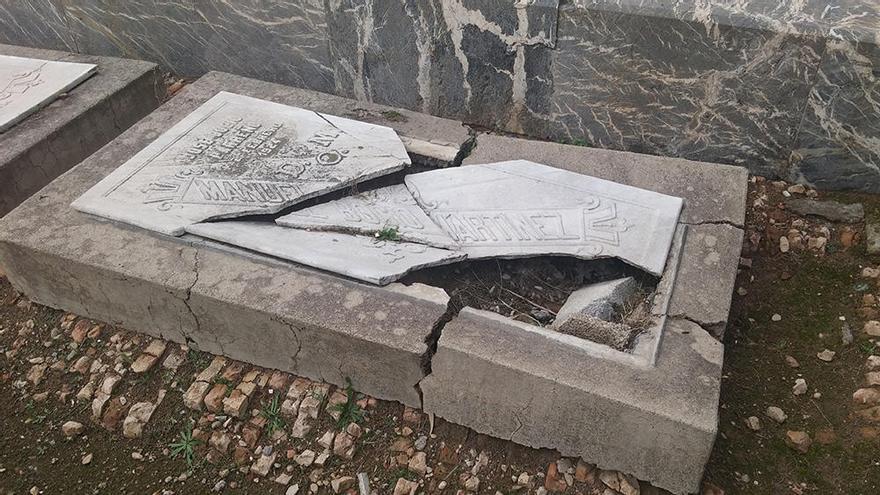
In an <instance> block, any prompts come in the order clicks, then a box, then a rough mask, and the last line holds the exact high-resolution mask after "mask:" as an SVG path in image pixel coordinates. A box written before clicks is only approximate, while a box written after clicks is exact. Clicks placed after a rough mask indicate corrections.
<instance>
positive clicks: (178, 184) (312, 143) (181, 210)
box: [73, 92, 410, 235]
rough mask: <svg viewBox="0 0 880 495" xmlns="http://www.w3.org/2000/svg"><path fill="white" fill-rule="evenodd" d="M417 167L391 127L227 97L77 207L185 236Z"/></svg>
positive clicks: (109, 179)
mask: <svg viewBox="0 0 880 495" xmlns="http://www.w3.org/2000/svg"><path fill="white" fill-rule="evenodd" d="M409 163H410V160H409V156H408V155H407V153H406V150H405V149H404V146H403V142H402V141H401V140H400V138H399V137H398V136H397V134H396V133H395V132H394V130H393V129H390V128H388V127H384V126H379V125H374V124H368V123H364V122H358V121H355V120H349V119H344V118H340V117H334V116H331V115H322V114H319V113H317V112H312V111H310V110H305V109H302V108H296V107H290V106H287V105H281V104H278V103H272V102H268V101H265V100H259V99H256V98H250V97H246V96H241V95H236V94H232V93H227V92H220V93H218V94H217V95H216V96H214V97H213V98H211V99H210V100H208V101H207V102H205V103H204V104H203V105H202V106H200V107H199V108H198V109H196V111H194V112H193V113H191V114H189V115H188V116H186V117H185V118H184V119H183V120H181V121H180V122H178V123H177V124H176V125H174V126H173V127H172V128H171V129H169V130H168V131H167V132H165V133H164V134H162V135H161V136H160V137H159V138H158V139H156V140H155V141H153V142H152V143H151V144H150V145H149V146H147V147H146V148H144V149H143V150H141V151H140V152H139V153H138V154H136V155H135V156H134V157H132V158H131V159H130V160H129V161H127V162H126V163H124V164H122V165H121V166H120V167H119V168H118V169H116V170H114V171H113V172H112V173H111V174H110V175H108V176H107V177H105V178H104V179H103V180H102V181H101V182H99V183H98V184H97V185H95V186H94V187H93V188H92V189H90V190H89V191H87V192H86V193H85V194H83V195H82V196H81V197H80V198H79V199H77V200H76V202H74V204H73V207H74V208H76V209H77V210H79V211H83V212H86V213H91V214H94V215H99V216H103V217H106V218H109V219H112V220H118V221H122V222H127V223H130V224H132V225H137V226H140V227H144V228H147V229H150V230H155V231H157V232H161V233H165V234H170V235H180V234H182V233H183V232H184V229H185V228H186V226H188V225H191V224H193V223H197V222H202V221H205V220H211V219H218V218H231V217H239V216H244V215H253V214H270V213H276V212H278V211H280V210H281V209H283V208H285V207H287V206H290V205H293V204H296V203H298V202H300V201H304V200H306V199H309V198H312V197H315V196H317V195H320V194H323V193H326V192H330V191H334V190H337V189H341V188H343V187H347V186H350V185H352V184H355V183H358V182H360V181H364V180H368V179H371V178H374V177H378V176H381V175H384V174H388V173H391V172H395V171H398V170H401V169H403V168H404V167H405V166H407V165H409Z"/></svg>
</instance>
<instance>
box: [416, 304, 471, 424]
mask: <svg viewBox="0 0 880 495" xmlns="http://www.w3.org/2000/svg"><path fill="white" fill-rule="evenodd" d="M459 311H460V309H457V308H456V307H455V305H454V304H453V303H452V299H451V298H450V299H449V301H448V302H447V303H446V311H444V312H443V314H442V315H440V317H439V318H438V319H437V321H436V322H435V323H434V325H433V326H432V327H431V333H429V334H428V335H427V336H426V337H425V344H427V346H428V348H427V349H425V352H424V353H422V355H421V358H420V364H421V367H422V378H421V379H420V380H419V381H418V382H416V384H415V385H413V388H415V389H416V393H417V394H418V395H419V406H420V409H422V410H424V409H425V398H424V394H423V392H422V381H423V380H424V379H425V378H427V377H428V376H429V375H430V374H431V372H432V368H431V364H432V360H433V359H434V354H436V353H437V346H438V344H439V343H440V337H441V336H442V334H443V328H444V327H446V324H447V323H449V322H450V321H452V319H453V318H455V317H456V316H458V312H459Z"/></svg>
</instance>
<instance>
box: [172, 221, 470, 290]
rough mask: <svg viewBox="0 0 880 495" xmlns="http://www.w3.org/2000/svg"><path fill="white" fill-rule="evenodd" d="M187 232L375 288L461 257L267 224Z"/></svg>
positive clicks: (200, 226) (203, 226)
mask: <svg viewBox="0 0 880 495" xmlns="http://www.w3.org/2000/svg"><path fill="white" fill-rule="evenodd" d="M186 230H187V232H189V233H191V234H194V235H197V236H201V237H204V238H207V239H213V240H215V241H220V242H223V243H226V244H231V245H234V246H239V247H243V248H245V249H249V250H251V251H256V252H258V253H262V254H267V255H270V256H275V257H277V258H282V259H286V260H289V261H293V262H295V263H300V264H303V265H308V266H311V267H314V268H319V269H321V270H327V271H331V272H335V273H339V274H342V275H345V276H348V277H351V278H355V279H358V280H363V281H365V282H370V283H373V284H377V285H385V284H388V283H391V282H393V281H395V280H397V279H399V278H400V277H402V276H404V275H406V274H407V273H408V272H410V271H412V270H417V269H419V268H426V267H429V266H435V265H443V264H447V263H453V262H456V261H460V260H462V259H464V256H465V255H464V254H463V253H458V252H455V251H449V250H446V249H438V248H434V247H430V246H425V245H423V244H413V243H409V242H393V241H380V240H377V239H374V238H371V237H366V236H360V235H351V234H342V233H336V232H311V231H307V230H300V229H293V228H289V227H281V226H278V225H275V224H272V223H268V222H250V221H244V220H227V221H223V222H212V223H199V224H195V225H190V226H188V227H187V229H186Z"/></svg>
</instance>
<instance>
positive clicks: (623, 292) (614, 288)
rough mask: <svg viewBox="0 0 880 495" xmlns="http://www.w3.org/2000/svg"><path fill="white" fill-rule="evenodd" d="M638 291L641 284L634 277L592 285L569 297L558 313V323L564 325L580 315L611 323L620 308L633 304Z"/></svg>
mask: <svg viewBox="0 0 880 495" xmlns="http://www.w3.org/2000/svg"><path fill="white" fill-rule="evenodd" d="M638 291H639V284H638V282H636V279H634V278H633V277H625V278H619V279H616V280H609V281H607V282H600V283H597V284H590V285H588V286H586V287H583V288H581V289H578V290H576V291H574V292H572V293H571V295H570V296H568V299H566V300H565V304H563V305H562V308H560V309H559V312H558V313H556V322H557V323H562V322H563V321H565V320H567V319H568V318H570V317H572V316H574V315H576V314H579V313H580V314H585V315H589V316H593V317H596V318H599V319H602V320H605V321H611V320H612V319H614V316H615V315H616V314H617V312H618V309H619V308H622V307H624V306H626V305H628V304H630V303H631V302H632V299H633V296H635V295H636V293H637V292H638Z"/></svg>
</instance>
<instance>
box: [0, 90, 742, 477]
mask: <svg viewBox="0 0 880 495" xmlns="http://www.w3.org/2000/svg"><path fill="white" fill-rule="evenodd" d="M219 91H234V92H235V93H238V94H242V95H246V96H251V97H255V98H262V99H266V100H270V101H275V102H278V103H284V104H288V105H294V106H299V107H303V108H307V109H310V110H315V111H320V112H324V113H328V114H332V115H338V116H342V117H347V118H353V119H359V120H368V121H371V122H375V123H378V124H381V125H386V126H388V127H391V128H393V129H394V130H395V131H396V132H397V133H398V134H399V135H401V136H402V138H403V141H404V143H405V144H406V145H407V151H408V152H409V154H410V156H411V157H412V158H413V161H414V162H415V163H419V162H420V161H421V160H427V161H433V162H434V163H435V164H436V163H439V164H442V165H458V164H459V163H460V162H461V161H462V158H463V157H464V156H465V155H466V154H467V151H468V150H469V148H470V147H471V146H472V145H473V141H474V139H475V138H474V136H473V135H471V134H470V133H468V132H467V130H466V129H465V128H463V127H462V126H461V125H460V124H459V123H457V122H453V121H449V120H444V119H439V118H436V117H430V116H426V115H422V114H417V113H413V112H406V111H399V112H398V111H397V110H393V112H394V113H390V111H391V109H388V108H387V107H380V106H378V105H372V104H365V103H359V102H354V101H350V100H345V99H342V98H338V97H334V96H329V95H324V94H321V93H315V92H311V91H306V90H299V89H293V88H288V87H284V86H279V85H275V84H270V83H264V82H258V81H254V80H250V79H246V78H241V77H237V76H232V75H228V74H222V73H210V74H208V75H206V76H205V77H203V78H202V79H200V80H198V81H197V82H195V83H194V84H192V85H190V86H188V87H187V88H185V89H184V90H183V91H181V92H180V93H179V94H178V95H177V96H176V97H174V98H173V99H172V100H171V101H169V102H168V103H166V104H165V105H163V106H162V107H160V108H159V109H158V110H156V111H155V112H153V113H152V114H151V115H149V116H148V117H147V118H145V119H143V120H142V121H140V122H139V123H137V124H136V125H135V126H134V127H132V128H131V129H129V130H128V131H127V132H125V133H123V134H122V135H120V136H119V137H118V138H117V139H115V140H114V141H113V142H112V143H110V144H109V145H107V146H106V147H104V148H103V149H101V150H100V151H98V152H97V153H95V154H94V155H92V156H91V157H89V158H88V159H86V160H85V161H83V163H81V164H80V165H78V166H77V167H75V168H74V169H73V170H71V171H70V172H68V173H67V174H65V175H63V176H62V177H60V178H59V179H57V180H55V181H54V182H52V183H51V184H49V185H48V186H47V187H46V188H44V189H43V190H42V192H41V193H40V194H38V195H36V196H34V197H32V198H30V199H29V200H27V201H25V202H24V203H23V204H22V205H21V206H19V207H18V208H17V209H16V210H15V211H13V212H11V213H10V214H9V215H7V216H6V217H5V218H3V219H2V220H0V265H2V266H3V268H4V269H5V270H6V272H7V274H8V276H9V279H10V280H11V281H12V283H13V284H14V285H15V286H16V287H17V288H18V289H19V290H21V291H22V292H24V293H25V294H27V295H28V296H29V297H30V298H31V299H33V300H34V301H35V302H38V303H41V304H45V305H48V306H52V307H56V308H62V309H65V310H68V311H72V312H76V313H79V314H82V315H85V316H88V317H91V318H95V319H100V320H105V321H107V322H109V323H111V324H115V325H121V326H124V327H126V328H129V329H132V330H136V331H140V332H143V333H146V334H149V335H153V336H159V337H162V338H166V339H170V340H173V341H176V342H187V343H189V344H190V345H192V346H194V347H197V348H199V349H202V350H205V351H208V352H212V353H217V354H224V355H227V356H229V357H231V358H234V359H238V360H242V361H247V362H250V363H254V364H257V365H260V366H264V367H267V368H277V369H281V370H285V371H289V372H293V373H296V374H299V375H303V376H307V377H309V378H313V379H320V380H325V381H327V382H330V383H334V384H337V385H344V383H345V379H346V378H350V379H351V381H352V383H353V385H354V387H355V388H356V389H358V390H359V391H362V392H364V393H367V394H370V395H373V396H376V397H379V398H383V399H390V400H396V401H400V402H402V403H404V404H407V405H411V406H417V407H418V406H421V407H423V408H424V409H425V410H426V411H428V412H433V413H436V414H437V415H438V416H440V417H443V418H445V419H447V420H450V421H453V422H456V423H460V424H463V425H466V426H469V427H471V428H473V429H475V430H477V431H479V432H483V433H488V434H491V435H494V436H498V437H501V438H506V439H511V440H513V441H515V442H518V443H522V444H526V445H531V446H537V447H548V448H555V449H558V450H559V451H560V452H561V453H563V454H564V455H567V456H569V455H570V456H580V457H583V458H584V459H585V460H586V461H588V462H593V463H596V464H598V465H599V466H600V467H602V468H606V469H617V470H621V471H624V472H627V473H632V474H634V475H636V476H637V477H639V478H640V479H643V480H646V481H649V482H652V483H654V484H655V485H657V486H660V487H663V488H666V489H669V490H671V491H674V492H677V493H685V492H690V491H695V490H696V489H697V487H698V484H699V481H700V478H701V476H702V470H703V466H704V465H705V462H706V460H707V459H708V455H709V452H710V451H711V448H712V444H713V442H714V438H715V433H716V431H717V421H718V396H719V395H718V394H719V389H720V383H719V381H720V376H721V364H722V355H723V346H722V345H721V344H720V343H719V341H718V340H717V339H716V338H715V337H713V335H712V334H711V333H710V332H709V331H708V329H707V328H705V327H706V326H708V325H704V326H701V324H703V322H704V321H705V322H706V323H707V324H710V325H711V324H715V325H717V324H718V323H719V322H726V318H727V312H728V310H729V301H730V297H731V295H732V290H733V283H734V278H735V276H736V266H737V260H738V253H739V248H740V244H741V242H742V230H741V225H742V223H743V220H744V209H745V193H746V174H745V172H744V171H743V170H742V169H736V168H733V167H724V166H718V165H705V164H699V163H696V162H689V161H686V160H673V159H663V158H657V157H649V156H641V155H633V154H628V153H618V152H609V151H601V150H594V149H589V148H581V147H574V146H561V145H556V144H552V143H537V142H529V141H522V140H518V139H511V138H499V137H494V136H489V135H478V136H476V141H477V152H476V154H482V155H485V154H486V153H488V154H490V155H494V156H491V157H487V158H486V157H484V158H485V159H481V160H480V161H473V163H487V162H492V161H502V160H514V159H531V160H534V161H537V162H541V163H545V164H547V165H551V166H554V167H557V168H565V169H569V170H571V171H575V172H579V173H583V174H589V175H593V176H596V177H600V178H604V179H608V180H615V181H618V182H620V183H623V184H627V185H633V186H637V187H642V188H645V189H649V190H652V191H655V192H660V193H664V194H670V195H675V196H678V197H681V198H683V199H684V207H683V210H682V214H681V217H680V219H679V225H678V226H677V229H676V233H675V235H674V237H673V241H672V248H671V250H670V255H669V259H668V261H667V263H666V266H665V269H664V270H663V273H662V275H661V277H660V278H659V282H658V285H657V290H656V295H655V297H654V303H653V307H652V308H651V312H652V314H653V325H652V326H651V327H650V328H649V329H647V330H645V331H643V332H642V333H640V334H639V335H638V336H637V337H636V338H635V342H634V343H633V345H632V347H631V350H630V351H628V352H624V351H618V350H615V349H612V348H610V347H608V346H604V345H600V344H597V343H594V342H591V341H588V340H583V339H580V338H578V337H574V336H571V335H565V334H561V333H558V332H554V331H552V330H550V329H544V328H539V327H536V326H532V325H528V324H525V323H521V322H516V321H513V320H511V319H508V318H506V317H503V316H500V315H497V314H495V313H488V312H485V311H480V310H475V309H471V308H465V309H464V310H462V311H461V312H459V313H458V314H452V313H451V312H449V311H448V309H449V304H448V303H449V297H448V296H447V295H446V293H445V292H444V291H443V290H442V289H439V288H437V287H431V286H429V285H425V284H415V283H414V284H411V285H409V286H407V285H403V284H401V283H392V284H390V285H388V286H385V287H376V286H373V285H369V284H366V283H360V282H356V281H353V280H350V279H346V278H342V277H340V276H335V275H331V274H328V273H325V272H321V271H318V270H315V269H310V268H306V267H303V266H300V265H296V264H292V263H289V262H285V261H281V260H278V259H275V258H271V257H267V256H261V255H257V254H254V253H251V252H248V251H245V250H242V249H239V248H235V247H230V246H227V245H223V244H218V243H215V242H213V241H207V240H204V239H201V238H198V237H195V236H193V235H190V234H187V235H184V236H182V237H179V238H173V237H170V236H166V235H162V234H158V233H153V232H149V231H147V230H142V229H139V228H136V227H132V226H128V225H124V224H120V223H115V222H112V221H107V220H103V219H101V218H98V217H94V216H91V215H87V214H84V213H80V212H77V211H75V210H73V209H72V208H71V207H70V204H71V202H72V201H73V200H74V199H76V198H77V197H79V196H80V195H81V194H82V193H83V192H85V191H86V190H88V189H89V188H91V187H92V186H94V185H95V184H96V183H97V182H99V181H100V180H101V179H103V178H104V177H105V176H106V175H107V174H109V173H110V172H111V171H112V170H114V169H115V168H117V167H118V166H119V165H120V164H122V163H124V162H126V161H127V160H128V159H130V158H131V157H132V156H133V155H135V154H136V153H138V152H139V151H140V150H141V149H143V148H144V147H145V146H147V145H148V144H149V143H150V142H152V141H153V140H155V139H156V137H158V136H159V135H160V134H162V133H163V132H164V131H166V130H167V129H168V128H170V127H171V126H173V125H174V124H175V123H177V122H178V121H180V120H181V119H183V118H184V117H185V116H186V115H187V114H188V113H190V112H192V111H193V110H194V109H195V108H197V107H198V106H199V105H201V104H202V103H204V102H205V101H207V100H208V99H209V98H211V97H212V96H214V95H215V94H216V93H217V92H219ZM385 116H393V120H390V121H389V120H388V119H387V118H386V117H385ZM400 116H403V117H404V118H400ZM414 143H415V144H414ZM484 144H485V147H484ZM493 150H495V151H493ZM526 150H528V151H526ZM473 157H474V155H471V157H469V158H467V160H465V163H471V161H472V159H474V158H473ZM603 167H607V168H603ZM645 177H653V179H654V180H646V179H645ZM700 291H703V292H706V291H712V292H711V294H712V295H713V296H714V297H713V298H711V299H710V298H708V297H706V296H702V297H703V298H701V299H699V300H696V299H694V297H695V296H696V295H697V294H699V293H700ZM698 323H699V324H698ZM721 327H722V328H723V324H722V325H721ZM438 339H439V340H438ZM435 346H436V347H435Z"/></svg>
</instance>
